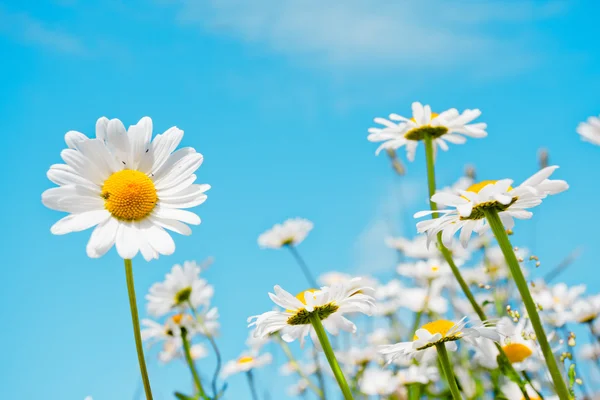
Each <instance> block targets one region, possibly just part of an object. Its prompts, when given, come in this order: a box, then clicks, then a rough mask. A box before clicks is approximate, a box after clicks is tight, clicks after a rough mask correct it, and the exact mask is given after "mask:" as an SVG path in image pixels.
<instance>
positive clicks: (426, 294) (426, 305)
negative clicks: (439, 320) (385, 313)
mask: <svg viewBox="0 0 600 400" xmlns="http://www.w3.org/2000/svg"><path fill="white" fill-rule="evenodd" d="M436 282H437V281H436ZM436 282H433V283H432V284H431V288H429V289H427V288H424V287H413V288H407V289H405V290H404V291H403V292H402V302H401V306H402V307H405V308H407V309H409V310H410V311H412V312H423V311H424V312H429V311H431V312H434V313H436V314H444V313H445V312H446V311H448V300H447V299H446V298H445V297H444V296H442V289H443V288H444V285H440V284H438V283H436Z"/></svg>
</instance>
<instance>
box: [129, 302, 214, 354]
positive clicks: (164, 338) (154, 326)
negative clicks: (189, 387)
mask: <svg viewBox="0 0 600 400" xmlns="http://www.w3.org/2000/svg"><path fill="white" fill-rule="evenodd" d="M142 327H143V328H142V331H141V335H142V340H143V341H145V342H148V344H149V345H150V346H154V345H156V344H162V348H161V351H160V352H159V353H158V359H159V360H160V361H161V362H162V363H169V362H171V361H172V360H174V359H182V358H184V356H185V355H184V349H183V339H182V336H181V330H182V328H185V329H186V331H187V335H188V337H189V338H190V339H191V338H193V337H194V335H196V333H197V329H196V328H197V324H196V323H195V321H194V319H193V318H192V316H191V315H188V314H176V315H174V316H172V317H170V318H169V319H167V321H166V322H165V323H164V324H160V323H158V322H156V321H153V320H151V319H143V320H142ZM190 355H191V357H192V359H194V360H198V359H201V358H205V357H207V356H208V350H207V349H206V347H204V346H203V345H202V344H194V345H192V346H191V347H190Z"/></svg>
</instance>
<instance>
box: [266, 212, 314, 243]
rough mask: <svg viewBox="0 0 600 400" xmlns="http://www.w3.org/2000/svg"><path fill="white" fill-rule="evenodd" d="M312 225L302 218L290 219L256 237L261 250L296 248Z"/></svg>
mask: <svg viewBox="0 0 600 400" xmlns="http://www.w3.org/2000/svg"><path fill="white" fill-rule="evenodd" d="M312 228H313V223H312V222H310V221H309V220H307V219H304V218H292V219H288V220H286V221H284V222H283V224H276V225H274V226H273V227H272V228H271V229H269V230H268V231H266V232H265V233H263V234H262V235H260V236H259V237H258V245H259V246H260V247H261V248H269V249H279V248H281V247H283V246H297V245H299V244H300V243H302V241H303V240H304V239H306V236H307V235H308V233H309V232H310V231H311V230H312Z"/></svg>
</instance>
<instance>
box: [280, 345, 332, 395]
mask: <svg viewBox="0 0 600 400" xmlns="http://www.w3.org/2000/svg"><path fill="white" fill-rule="evenodd" d="M275 340H277V342H278V343H279V345H280V346H281V349H282V350H283V352H284V353H285V356H286V357H287V359H288V361H289V363H290V364H291V365H292V367H293V368H294V372H296V373H297V374H298V376H299V377H300V378H302V379H304V380H305V381H306V382H307V383H308V387H309V388H310V389H311V390H312V391H313V392H315V394H316V395H317V396H319V398H321V399H322V398H323V392H322V391H321V389H319V388H318V387H317V386H316V385H315V384H314V383H312V381H311V380H310V379H309V378H308V376H306V374H305V373H304V371H302V368H300V365H299V364H298V361H296V358H295V357H294V355H293V354H292V351H291V350H290V346H288V344H287V343H286V342H285V341H284V340H283V339H281V337H280V336H277V335H275Z"/></svg>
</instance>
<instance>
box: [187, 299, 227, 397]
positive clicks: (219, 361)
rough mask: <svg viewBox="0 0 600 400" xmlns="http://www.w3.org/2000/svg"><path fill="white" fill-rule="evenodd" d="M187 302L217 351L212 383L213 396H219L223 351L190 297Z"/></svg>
mask: <svg viewBox="0 0 600 400" xmlns="http://www.w3.org/2000/svg"><path fill="white" fill-rule="evenodd" d="M187 303H188V306H189V307H190V310H191V311H192V313H193V314H194V318H195V319H196V321H198V323H199V324H200V327H201V328H202V330H203V331H204V336H206V338H207V339H208V341H209V343H210V345H211V347H212V348H213V351H214V352H215V357H216V358H217V363H216V364H217V365H216V366H215V373H214V374H213V379H212V384H211V388H212V391H213V397H214V398H217V395H218V391H217V380H218V379H219V373H220V372H221V364H222V363H223V361H222V359H221V352H220V351H219V347H218V346H217V342H215V338H214V337H213V336H212V335H211V334H210V333H209V332H208V331H207V330H206V327H205V326H204V321H203V320H202V318H200V315H198V312H197V311H196V309H195V308H194V305H193V304H192V301H191V300H190V299H188V301H187Z"/></svg>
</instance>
